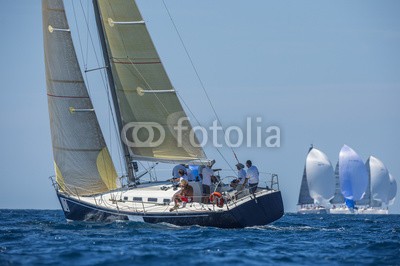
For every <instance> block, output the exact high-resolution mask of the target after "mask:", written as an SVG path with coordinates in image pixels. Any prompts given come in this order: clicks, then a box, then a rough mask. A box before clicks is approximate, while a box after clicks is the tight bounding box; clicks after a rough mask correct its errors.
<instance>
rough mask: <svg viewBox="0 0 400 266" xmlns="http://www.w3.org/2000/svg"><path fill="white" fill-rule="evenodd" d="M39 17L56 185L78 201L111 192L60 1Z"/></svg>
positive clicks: (112, 178) (112, 175)
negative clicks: (77, 196)
mask: <svg viewBox="0 0 400 266" xmlns="http://www.w3.org/2000/svg"><path fill="white" fill-rule="evenodd" d="M42 12H43V35H44V51H45V65H46V84H47V96H48V105H49V114H50V128H51V136H52V145H53V156H54V166H55V172H56V180H57V183H58V184H59V186H60V188H61V189H62V190H64V191H67V192H69V193H72V194H78V195H89V194H94V193H101V192H105V191H108V190H111V189H114V188H116V179H117V174H116V171H115V168H114V165H113V163H112V160H111V158H110V154H109V151H108V149H107V147H106V143H105V141H104V138H103V134H102V132H101V129H100V126H99V123H98V121H97V118H96V114H95V112H94V110H93V106H92V102H91V100H90V98H89V94H88V91H87V88H86V86H85V83H84V81H83V78H82V73H81V70H80V67H79V64H78V60H77V57H76V53H75V49H74V46H73V43H72V38H71V33H70V30H69V26H68V22H67V19H66V15H65V10H64V5H63V2H62V0H43V1H42Z"/></svg>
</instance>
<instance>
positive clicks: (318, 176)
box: [306, 148, 335, 205]
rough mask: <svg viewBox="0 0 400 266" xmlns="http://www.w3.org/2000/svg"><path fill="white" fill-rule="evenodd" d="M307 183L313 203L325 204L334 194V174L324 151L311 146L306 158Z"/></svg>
mask: <svg viewBox="0 0 400 266" xmlns="http://www.w3.org/2000/svg"><path fill="white" fill-rule="evenodd" d="M306 173H307V183H308V187H309V190H310V196H311V197H312V198H313V199H314V201H315V203H317V204H320V205H327V203H328V201H329V200H330V199H332V198H333V196H334V194H335V176H334V171H333V167H332V164H331V162H330V161H329V159H328V156H326V154H325V153H323V152H321V151H320V150H318V149H315V148H313V149H312V150H311V151H310V152H309V153H308V156H307V159H306Z"/></svg>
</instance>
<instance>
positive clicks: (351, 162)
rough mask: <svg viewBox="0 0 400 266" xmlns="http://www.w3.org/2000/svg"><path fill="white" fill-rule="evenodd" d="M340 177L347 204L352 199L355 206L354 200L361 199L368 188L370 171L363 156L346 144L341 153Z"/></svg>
mask: <svg viewBox="0 0 400 266" xmlns="http://www.w3.org/2000/svg"><path fill="white" fill-rule="evenodd" d="M339 178H340V188H341V190H342V194H343V196H344V197H345V199H346V204H348V202H349V201H351V204H352V206H353V205H354V201H356V200H360V199H361V198H362V197H363V195H364V193H365V191H366V190H367V186H368V173H367V169H366V167H365V165H364V162H363V161H362V159H361V157H360V156H359V155H358V154H357V153H356V152H355V151H354V150H353V149H351V148H350V147H348V146H346V145H344V146H343V147H342V149H341V150H340V154H339ZM348 206H349V205H348ZM349 207H350V206H349Z"/></svg>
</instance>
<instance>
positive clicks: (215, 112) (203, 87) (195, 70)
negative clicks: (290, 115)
mask: <svg viewBox="0 0 400 266" xmlns="http://www.w3.org/2000/svg"><path fill="white" fill-rule="evenodd" d="M162 2H163V4H164V7H165V10H166V11H167V14H168V16H169V18H170V20H171V23H172V25H173V26H174V29H175V31H176V33H177V35H178V37H179V40H180V42H181V44H182V46H183V49H184V50H185V53H186V55H187V57H188V59H189V61H190V64H191V66H192V68H193V70H194V73H195V74H196V77H197V79H198V81H199V83H200V86H201V88H202V89H203V92H204V94H205V95H206V98H207V100H208V103H209V104H210V106H211V109H212V110H213V112H214V115H215V117H216V118H217V120H218V122H219V124H220V125H221V127H222V131H223V132H224V136H225V138H226V134H225V128H224V127H223V125H222V123H221V119H220V118H219V116H218V114H217V111H216V110H215V108H214V105H213V104H212V101H211V98H210V96H209V94H208V92H207V90H206V88H205V86H204V83H203V81H202V79H201V78H200V75H199V72H198V71H197V68H196V66H195V64H194V62H193V59H192V57H191V56H190V54H189V51H188V49H187V47H186V45H185V42H184V41H183V38H182V36H181V34H180V33H179V30H178V27H177V26H176V24H175V22H174V20H173V18H172V15H171V13H170V12H169V9H168V7H167V4H166V3H165V0H162ZM230 149H231V150H232V153H233V155H234V157H235V159H236V161H237V162H238V163H239V160H238V158H237V155H236V153H235V151H234V149H233V147H230ZM217 150H218V149H217ZM224 159H225V158H224Z"/></svg>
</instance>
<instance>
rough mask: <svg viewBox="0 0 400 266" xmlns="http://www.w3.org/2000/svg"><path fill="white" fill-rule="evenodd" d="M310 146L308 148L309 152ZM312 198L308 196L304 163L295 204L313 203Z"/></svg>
mask: <svg viewBox="0 0 400 266" xmlns="http://www.w3.org/2000/svg"><path fill="white" fill-rule="evenodd" d="M311 149H312V147H311V148H310V149H309V150H308V152H310V151H311ZM313 203H314V199H313V198H311V196H310V190H309V188H308V183H307V173H306V165H304V171H303V177H302V179H301V185H300V192H299V200H298V201H297V205H305V204H313Z"/></svg>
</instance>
